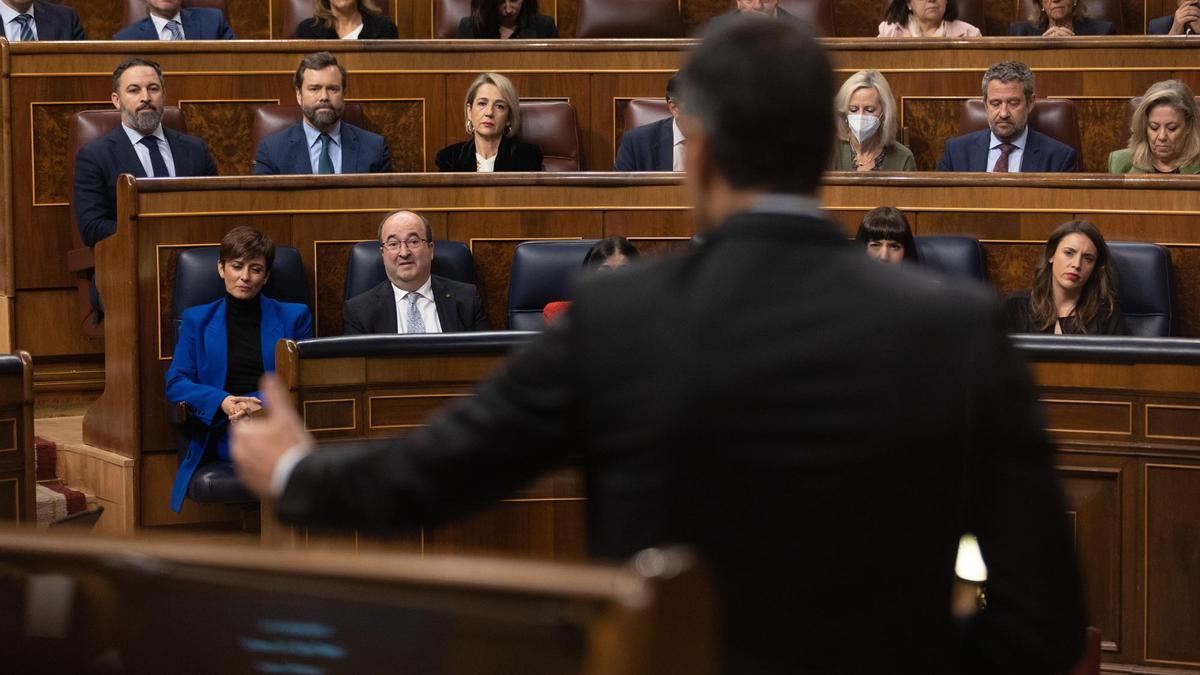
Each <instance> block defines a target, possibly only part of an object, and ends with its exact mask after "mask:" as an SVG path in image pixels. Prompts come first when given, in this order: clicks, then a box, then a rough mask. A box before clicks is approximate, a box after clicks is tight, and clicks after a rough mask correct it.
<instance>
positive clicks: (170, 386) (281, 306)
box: [166, 293, 312, 512]
mask: <svg viewBox="0 0 1200 675" xmlns="http://www.w3.org/2000/svg"><path fill="white" fill-rule="evenodd" d="M258 297H259V298H260V303H261V307H262V320H261V322H260V323H259V328H258V330H259V335H260V336H261V340H260V342H261V343H262V344H261V346H262V360H263V372H267V373H273V372H275V343H276V342H279V341H280V340H281V339H283V338H288V339H291V340H300V339H304V338H310V337H312V313H311V312H309V311H308V306H307V305H302V304H299V303H296V302H278V301H276V300H272V299H271V298H268V297H267V296H265V295H262V294H261V293H260V294H259V296H258ZM228 343H229V340H228V333H227V332H226V325H225V298H221V299H220V300H217V301H215V302H211V303H209V304H207V305H197V306H195V307H188V308H187V309H186V310H184V312H183V317H182V320H181V322H180V324H179V341H178V342H176V343H175V358H174V359H172V361H171V367H170V368H169V369H168V370H167V375H166V396H167V400H168V401H170V402H171V403H172V404H174V403H179V402H183V403H186V404H187V406H188V412H189V414H190V415H191V417H192V418H194V421H195V424H193V425H191V426H190V427H189V428H188V430H187V432H188V433H187V436H188V448H187V453H186V454H185V455H184V459H183V461H182V462H181V463H180V465H179V471H177V472H176V474H175V484H174V487H173V488H172V490H171V509H172V510H174V511H175V512H178V511H179V509H180V508H182V507H183V498H184V496H185V495H186V494H187V488H188V483H190V482H191V480H192V474H194V473H195V472H196V468H197V467H199V466H200V462H201V460H203V459H204V455H205V452H206V451H212V454H213V457H212V459H222V460H225V461H228V460H229V450H228V442H229V437H228V431H229V418H227V417H225V414H224V413H222V412H221V402H222V401H224V400H225V397H226V396H229V392H227V391H225V389H224V387H225V375H226V371H227V369H228V367H229V344H228ZM244 395H245V396H254V397H257V398H260V399H261V398H262V397H261V396H260V395H259V393H258V392H250V393H249V394H244Z"/></svg>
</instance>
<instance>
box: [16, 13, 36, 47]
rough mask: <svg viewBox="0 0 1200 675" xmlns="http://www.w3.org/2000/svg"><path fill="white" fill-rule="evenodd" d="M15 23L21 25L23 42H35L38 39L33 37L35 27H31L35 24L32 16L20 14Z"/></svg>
mask: <svg viewBox="0 0 1200 675" xmlns="http://www.w3.org/2000/svg"><path fill="white" fill-rule="evenodd" d="M13 21H16V22H17V23H19V24H21V38H20V39H21V42H33V41H34V40H36V39H37V38H35V37H34V36H33V27H32V26H31V25H30V24H32V23H33V17H32V16H30V15H28V14H18V15H17V18H15V19H13Z"/></svg>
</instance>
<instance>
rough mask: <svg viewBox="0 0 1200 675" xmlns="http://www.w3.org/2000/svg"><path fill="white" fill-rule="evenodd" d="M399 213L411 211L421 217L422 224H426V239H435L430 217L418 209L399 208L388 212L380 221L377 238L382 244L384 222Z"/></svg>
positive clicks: (376, 230) (376, 233)
mask: <svg viewBox="0 0 1200 675" xmlns="http://www.w3.org/2000/svg"><path fill="white" fill-rule="evenodd" d="M399 213H411V214H413V215H414V216H416V217H417V218H420V219H421V224H422V225H424V226H425V240H426V241H433V227H432V226H431V225H430V224H429V219H428V218H426V217H425V216H423V215H421V214H419V213H417V212H416V211H409V210H408V209H397V210H395V211H392V212H391V213H389V214H387V215H386V216H384V217H383V220H381V221H379V227H377V228H375V238H376V239H378V240H379V243H381V244H382V243H383V224H384V223H386V222H387V221H389V220H391V219H392V216H394V215H396V214H399Z"/></svg>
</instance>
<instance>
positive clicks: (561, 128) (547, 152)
mask: <svg viewBox="0 0 1200 675" xmlns="http://www.w3.org/2000/svg"><path fill="white" fill-rule="evenodd" d="M517 137H518V138H520V139H521V140H522V141H525V142H526V143H533V144H535V145H537V146H538V147H539V148H541V149H542V170H543V171H579V167H580V166H581V165H582V164H583V151H582V148H583V143H582V141H581V139H580V134H579V119H578V118H577V117H576V115H575V106H573V105H571V104H570V103H568V102H566V101H521V132H520V133H519V134H517Z"/></svg>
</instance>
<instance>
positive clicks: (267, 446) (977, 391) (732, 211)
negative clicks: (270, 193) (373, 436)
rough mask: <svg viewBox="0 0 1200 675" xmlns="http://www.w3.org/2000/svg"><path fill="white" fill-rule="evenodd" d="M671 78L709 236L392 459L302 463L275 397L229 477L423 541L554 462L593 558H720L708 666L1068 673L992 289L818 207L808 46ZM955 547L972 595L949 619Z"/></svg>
mask: <svg viewBox="0 0 1200 675" xmlns="http://www.w3.org/2000/svg"><path fill="white" fill-rule="evenodd" d="M681 78H682V79H681V85H682V91H683V94H684V97H685V100H686V101H687V104H686V105H685V106H684V110H683V112H682V114H681V115H680V120H679V124H680V127H682V128H683V130H684V132H685V133H686V134H687V138H688V153H687V169H686V174H687V178H686V181H687V194H688V195H689V199H690V201H691V202H692V205H693V207H694V215H695V217H696V220H697V222H698V225H699V227H700V228H702V229H704V230H705V231H706V235H707V236H706V239H705V241H704V243H702V244H700V245H699V246H696V247H694V248H692V249H690V250H689V251H688V252H687V253H686V254H685V255H681V256H679V257H677V258H675V259H669V260H662V261H659V262H656V263H655V264H653V265H642V266H637V267H631V268H627V269H623V270H621V271H617V272H612V273H610V274H607V275H594V276H593V277H591V278H589V279H587V280H585V281H583V282H581V283H580V285H579V287H578V289H577V293H576V296H575V302H574V303H573V304H572V306H571V308H570V309H569V310H568V311H567V312H566V313H565V314H564V315H562V316H561V317H559V319H558V320H557V321H555V322H554V323H553V324H551V325H550V326H549V327H548V328H547V330H546V332H545V333H543V334H542V335H541V336H540V338H539V339H537V340H536V341H535V342H534V343H533V344H531V345H529V346H528V348H526V349H523V350H521V351H520V352H518V353H517V354H515V355H514V356H513V358H512V360H511V361H510V362H509V363H508V364H507V366H506V367H505V368H504V370H503V371H502V372H500V373H499V374H498V376H497V377H496V378H494V379H493V380H491V381H489V382H486V383H484V384H483V385H482V386H481V387H480V389H479V392H478V395H477V396H473V397H468V398H463V399H460V400H459V402H458V403H456V404H451V405H450V406H449V407H448V408H447V409H444V410H441V411H439V412H438V414H436V415H435V416H434V417H432V418H431V419H430V420H429V425H428V426H423V427H420V428H416V429H412V430H410V431H409V432H408V433H407V434H406V435H405V436H403V437H400V438H395V439H386V440H385V439H379V440H380V441H382V442H378V443H371V442H366V441H364V442H363V443H361V444H360V445H359V446H358V447H344V446H343V447H339V448H338V449H337V450H336V451H335V450H332V449H328V448H325V449H322V448H319V447H318V446H317V444H316V442H315V440H314V439H313V438H312V437H311V436H310V435H309V434H308V433H307V432H305V430H304V428H303V423H302V422H301V420H300V417H299V415H298V414H297V412H296V409H295V407H294V404H293V403H292V401H291V399H290V397H289V394H288V392H287V390H286V389H284V388H283V387H282V385H281V384H280V383H279V381H278V380H274V379H268V380H267V381H266V383H265V394H266V396H267V399H268V401H269V402H274V403H275V405H268V407H267V412H266V414H265V416H264V417H262V418H260V419H257V420H248V421H246V422H244V423H239V424H238V425H237V428H235V429H234V431H233V434H234V435H233V447H232V455H233V457H234V460H235V462H236V463H237V465H238V470H239V474H240V476H241V478H242V480H243V483H244V484H245V485H246V486H248V487H249V488H250V489H251V490H253V491H255V492H257V493H259V494H262V495H268V496H271V497H274V498H275V500H276V501H275V509H276V513H277V514H279V516H280V517H281V518H282V519H283V520H285V521H286V522H290V523H297V524H299V523H304V524H308V525H312V526H317V525H333V526H343V527H352V526H353V527H373V528H398V527H415V526H418V525H420V524H426V525H429V524H432V523H433V522H436V520H438V519H440V518H447V517H450V516H453V515H457V514H462V513H465V512H466V511H468V510H469V509H472V508H479V507H483V506H485V505H488V504H490V503H493V502H494V500H495V499H497V498H498V497H501V496H502V495H505V494H506V493H511V492H512V491H513V490H515V489H517V488H519V487H520V486H522V485H524V484H525V483H527V482H528V481H529V480H531V479H532V478H534V477H535V476H537V475H539V474H541V473H543V472H544V471H546V470H547V469H549V468H550V467H552V466H554V465H556V464H560V463H565V462H567V461H568V460H569V459H570V458H572V457H574V458H577V459H578V461H579V463H580V464H581V465H582V466H583V467H584V471H585V472H586V474H587V478H586V483H587V490H588V501H587V509H588V521H587V523H588V527H587V537H588V543H589V549H590V552H591V554H592V555H594V556H597V557H599V558H605V559H619V558H624V557H628V556H630V555H632V554H633V553H635V552H636V551H638V550H640V549H643V548H645V547H652V546H661V545H663V544H666V543H668V542H670V543H679V544H687V545H689V546H692V547H694V548H695V549H696V550H697V551H698V552H699V554H700V555H701V556H703V558H704V559H705V560H706V561H707V562H708V564H709V565H710V566H711V570H712V573H713V577H714V580H715V585H716V596H717V597H716V602H715V604H716V606H717V607H718V608H719V611H720V618H719V621H718V623H719V624H720V625H721V629H722V631H721V635H720V638H721V640H722V649H721V653H722V657H723V662H722V663H720V664H717V665H718V667H719V668H720V670H721V671H722V672H725V673H755V674H764V673H772V674H773V673H799V674H801V675H812V674H816V673H822V674H825V673H891V672H896V671H897V670H907V669H908V668H912V669H914V670H919V671H920V672H921V673H925V674H927V675H930V674H931V675H950V674H957V673H1022V674H1024V675H1034V674H1041V675H1044V674H1048V673H1060V672H1065V671H1068V670H1070V668H1071V666H1072V665H1073V664H1074V662H1075V661H1076V660H1077V659H1078V657H1079V656H1080V655H1081V654H1082V651H1083V649H1082V648H1083V638H1084V624H1083V610H1082V607H1081V601H1080V584H1079V577H1078V571H1077V569H1076V563H1075V556H1074V553H1073V549H1072V539H1071V533H1070V530H1069V528H1068V524H1067V519H1066V514H1065V512H1064V502H1063V497H1062V494H1061V491H1060V489H1059V486H1058V483H1057V481H1056V479H1055V476H1054V471H1053V467H1052V464H1051V453H1052V450H1053V448H1052V446H1051V444H1050V442H1049V440H1048V438H1047V437H1046V435H1045V432H1044V431H1043V429H1042V420H1041V417H1040V414H1039V409H1038V403H1037V400H1036V398H1035V397H1034V392H1033V388H1032V386H1031V383H1030V379H1029V373H1028V371H1027V369H1026V367H1025V365H1024V363H1022V361H1021V360H1020V358H1019V357H1018V355H1017V354H1016V353H1015V351H1014V350H1013V347H1012V345H1011V343H1010V342H1009V339H1008V336H1007V335H1006V334H1005V333H1004V318H1003V315H1002V313H1001V312H1000V311H999V308H998V307H997V303H996V299H995V292H994V291H993V290H991V289H990V288H988V287H985V286H984V285H982V284H979V285H976V284H972V283H966V282H964V283H953V284H950V283H942V284H933V283H930V281H931V279H930V277H928V276H926V275H925V273H923V272H922V271H921V270H920V269H919V267H917V266H907V267H905V266H896V265H879V264H878V263H876V262H875V261H872V260H871V259H869V258H868V257H867V256H864V255H863V254H862V252H861V250H860V249H859V248H857V247H855V246H851V244H850V242H849V241H848V240H847V239H846V234H845V231H844V230H843V228H842V226H840V225H839V224H837V223H835V222H833V221H831V220H830V219H829V217H828V215H826V214H825V213H824V211H823V210H822V208H821V204H820V201H819V200H818V197H817V194H818V189H819V187H820V179H821V174H822V172H823V170H824V169H825V167H826V166H827V161H828V157H829V151H830V147H831V144H832V139H833V138H834V128H835V127H834V109H833V92H834V76H833V70H832V67H831V65H830V63H829V59H828V56H827V55H826V54H825V52H824V51H823V50H822V49H821V47H820V45H819V44H818V43H817V41H816V40H815V39H814V38H813V37H811V35H810V33H809V32H808V31H806V30H804V29H803V28H801V27H799V26H796V25H794V24H792V23H789V22H784V21H738V22H731V23H730V24H729V25H728V26H727V27H724V28H721V29H718V30H716V31H714V32H712V33H710V34H709V35H708V37H707V38H706V39H705V40H704V42H703V43H702V44H701V45H700V47H699V48H698V49H697V50H696V51H695V52H694V53H693V54H692V55H691V56H690V58H689V59H688V62H687V64H686V65H685V66H684V68H683V70H682V71H681ZM781 131H786V132H787V133H781ZM747 158H752V160H753V161H747ZM964 532H972V533H974V534H975V535H976V536H977V538H978V541H979V544H980V547H981V550H982V553H983V558H984V561H985V562H986V564H987V565H988V589H989V590H988V603H987V607H986V609H984V610H982V611H980V612H979V613H978V614H976V615H975V616H973V617H972V618H971V619H970V620H969V621H966V622H964V623H962V624H957V623H956V622H955V620H954V619H953V617H952V616H951V609H950V604H951V603H950V599H951V589H952V586H953V582H954V561H955V553H956V551H957V550H958V542H959V538H960V535H962V534H963V533H964Z"/></svg>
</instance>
